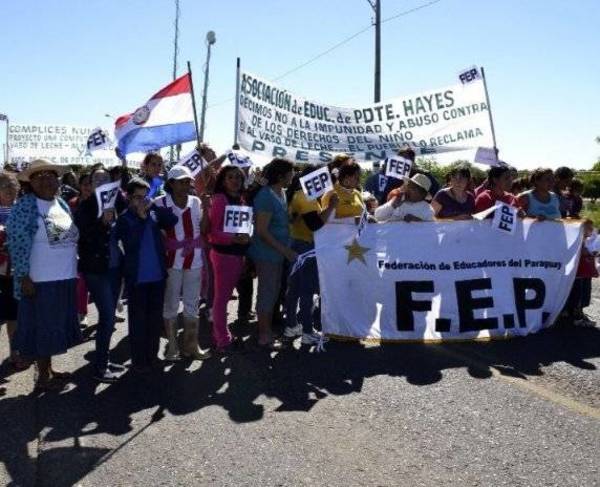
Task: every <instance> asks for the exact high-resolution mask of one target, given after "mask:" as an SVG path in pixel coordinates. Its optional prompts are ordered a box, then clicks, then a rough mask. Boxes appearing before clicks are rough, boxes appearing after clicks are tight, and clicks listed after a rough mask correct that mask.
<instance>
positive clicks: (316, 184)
mask: <svg viewBox="0 0 600 487" xmlns="http://www.w3.org/2000/svg"><path fill="white" fill-rule="evenodd" d="M300 186H301V187H302V191H303V192H304V194H305V195H306V199H308V200H311V201H312V200H316V199H317V198H319V197H321V196H323V195H324V194H325V193H327V192H328V191H331V190H332V189H333V180H332V179H331V173H330V172H329V168H328V167H327V166H323V167H321V168H319V169H317V170H316V171H312V172H311V173H308V174H307V175H305V176H302V177H301V178H300Z"/></svg>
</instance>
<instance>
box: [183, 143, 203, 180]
mask: <svg viewBox="0 0 600 487" xmlns="http://www.w3.org/2000/svg"><path fill="white" fill-rule="evenodd" d="M207 164H208V163H207V162H206V161H205V160H204V158H203V157H202V155H201V154H200V152H198V151H197V150H196V149H194V150H193V151H191V152H189V153H188V154H186V155H185V156H183V157H182V158H181V160H180V161H179V162H178V163H177V165H178V166H185V167H187V168H188V169H189V170H190V172H191V173H192V176H194V177H196V176H197V175H198V174H199V173H200V171H202V169H204V168H205V167H206V165H207Z"/></svg>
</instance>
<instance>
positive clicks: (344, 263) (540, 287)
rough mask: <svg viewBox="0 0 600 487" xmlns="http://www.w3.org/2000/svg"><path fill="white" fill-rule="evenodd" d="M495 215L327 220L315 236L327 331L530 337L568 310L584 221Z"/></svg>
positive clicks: (407, 336)
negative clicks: (500, 221)
mask: <svg viewBox="0 0 600 487" xmlns="http://www.w3.org/2000/svg"><path fill="white" fill-rule="evenodd" d="M507 238H510V245H507V241H506V240H505V238H501V237H498V232H497V231H496V230H494V229H493V228H492V226H491V220H489V219H488V220H485V221H475V220H471V221H464V222H458V221H457V222H425V223H387V224H373V225H367V227H366V228H365V230H364V231H363V233H362V235H361V238H360V241H357V239H356V227H355V226H354V225H342V224H328V225H325V227H323V228H322V229H321V230H319V231H318V232H315V248H316V251H317V264H318V268H319V282H320V289H321V307H322V309H321V316H322V323H323V330H324V331H325V332H326V333H329V334H332V335H338V336H343V337H354V338H377V339H389V340H424V341H428V340H429V341H431V340H434V341H435V340H452V339H476V338H489V337H504V336H511V335H527V334H529V333H534V332H537V331H539V330H540V329H542V328H544V327H547V326H549V325H550V324H552V323H553V321H554V320H555V319H556V317H557V316H558V315H559V313H560V311H561V309H562V307H563V305H564V303H565V301H566V299H567V296H568V294H569V292H570V290H571V286H572V284H573V279H574V278H575V274H576V270H577V263H578V256H579V250H580V249H581V243H582V232H581V225H580V224H579V223H561V222H536V221H534V220H518V222H517V225H516V231H515V234H514V235H513V236H512V237H507Z"/></svg>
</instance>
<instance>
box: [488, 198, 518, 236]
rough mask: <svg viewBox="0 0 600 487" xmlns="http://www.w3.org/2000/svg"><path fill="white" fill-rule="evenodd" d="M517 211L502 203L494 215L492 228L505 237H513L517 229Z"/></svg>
mask: <svg viewBox="0 0 600 487" xmlns="http://www.w3.org/2000/svg"><path fill="white" fill-rule="evenodd" d="M518 221H519V220H518V219H517V209H516V208H515V207H514V206H510V205H507V204H504V203H502V204H501V205H499V207H498V208H497V209H496V212H495V213H494V219H493V220H492V227H493V228H495V229H496V230H498V231H499V232H500V233H504V234H505V235H514V234H515V230H516V229H517V223H518Z"/></svg>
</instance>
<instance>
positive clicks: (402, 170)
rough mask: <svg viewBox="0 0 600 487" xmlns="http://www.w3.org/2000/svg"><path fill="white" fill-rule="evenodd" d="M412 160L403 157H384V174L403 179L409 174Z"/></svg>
mask: <svg viewBox="0 0 600 487" xmlns="http://www.w3.org/2000/svg"><path fill="white" fill-rule="evenodd" d="M411 167H412V161H411V160H410V159H406V158H404V157H396V158H394V157H389V158H387V159H386V169H385V175H386V176H390V177H392V178H396V179H404V177H405V176H408V175H409V174H410V168H411Z"/></svg>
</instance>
